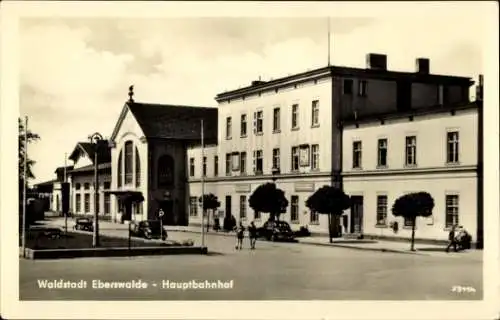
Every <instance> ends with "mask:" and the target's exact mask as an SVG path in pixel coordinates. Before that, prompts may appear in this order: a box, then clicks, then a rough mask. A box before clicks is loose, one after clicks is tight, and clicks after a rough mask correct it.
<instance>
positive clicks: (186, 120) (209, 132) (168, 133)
mask: <svg viewBox="0 0 500 320" xmlns="http://www.w3.org/2000/svg"><path fill="white" fill-rule="evenodd" d="M126 105H127V106H128V109H129V110H130V112H131V113H132V115H133V116H134V118H135V119H136V120H137V123H138V124H139V126H140V127H141V129H142V131H143V133H144V135H145V136H146V138H159V139H176V140H197V139H200V135H201V120H202V119H203V120H204V134H205V139H206V140H207V143H208V141H212V140H215V141H217V130H218V128H217V120H218V116H217V115H218V110H217V108H208V107H193V106H182V105H162V104H149V103H137V102H130V101H129V102H127V104H126Z"/></svg>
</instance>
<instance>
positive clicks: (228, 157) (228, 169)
mask: <svg viewBox="0 0 500 320" xmlns="http://www.w3.org/2000/svg"><path fill="white" fill-rule="evenodd" d="M230 175H231V154H230V153H226V176H230Z"/></svg>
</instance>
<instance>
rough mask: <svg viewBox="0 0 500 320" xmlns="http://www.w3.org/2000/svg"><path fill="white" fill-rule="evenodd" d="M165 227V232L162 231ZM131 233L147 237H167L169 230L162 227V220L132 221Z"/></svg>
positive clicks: (135, 235) (163, 238)
mask: <svg viewBox="0 0 500 320" xmlns="http://www.w3.org/2000/svg"><path fill="white" fill-rule="evenodd" d="M162 229H163V232H162ZM130 235H131V236H134V237H140V238H146V239H160V238H161V239H162V240H165V239H167V230H165V227H162V225H161V223H160V220H145V221H138V222H135V221H132V222H130Z"/></svg>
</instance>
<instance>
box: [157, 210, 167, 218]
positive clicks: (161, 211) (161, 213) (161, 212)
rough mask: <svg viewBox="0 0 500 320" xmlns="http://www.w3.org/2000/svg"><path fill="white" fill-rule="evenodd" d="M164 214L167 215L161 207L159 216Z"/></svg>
mask: <svg viewBox="0 0 500 320" xmlns="http://www.w3.org/2000/svg"><path fill="white" fill-rule="evenodd" d="M164 215H165V212H163V210H162V209H160V211H159V212H158V216H160V217H163V216H164Z"/></svg>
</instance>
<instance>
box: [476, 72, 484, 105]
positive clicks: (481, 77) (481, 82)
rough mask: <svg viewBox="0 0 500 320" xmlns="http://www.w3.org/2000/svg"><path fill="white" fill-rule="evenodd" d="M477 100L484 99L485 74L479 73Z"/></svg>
mask: <svg viewBox="0 0 500 320" xmlns="http://www.w3.org/2000/svg"><path fill="white" fill-rule="evenodd" d="M476 100H477V101H483V75H482V74H480V75H479V83H478V84H477V86H476Z"/></svg>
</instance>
